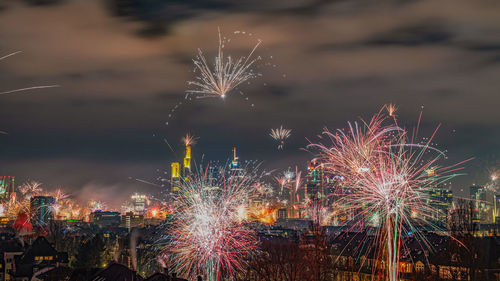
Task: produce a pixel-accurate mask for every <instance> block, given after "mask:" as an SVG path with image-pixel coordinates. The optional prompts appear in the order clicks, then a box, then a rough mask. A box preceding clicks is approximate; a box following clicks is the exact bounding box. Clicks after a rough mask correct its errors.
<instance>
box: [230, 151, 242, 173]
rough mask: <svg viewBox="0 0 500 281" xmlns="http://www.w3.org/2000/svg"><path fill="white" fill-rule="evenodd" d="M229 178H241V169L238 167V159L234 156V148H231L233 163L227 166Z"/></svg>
mask: <svg viewBox="0 0 500 281" xmlns="http://www.w3.org/2000/svg"><path fill="white" fill-rule="evenodd" d="M229 169H230V171H231V176H241V172H242V171H243V169H242V168H241V167H240V162H239V157H238V156H237V155H236V147H233V161H231V163H230V164H229Z"/></svg>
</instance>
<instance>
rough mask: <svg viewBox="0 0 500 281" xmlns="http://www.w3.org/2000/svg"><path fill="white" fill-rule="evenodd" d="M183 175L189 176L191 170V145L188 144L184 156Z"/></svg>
mask: <svg viewBox="0 0 500 281" xmlns="http://www.w3.org/2000/svg"><path fill="white" fill-rule="evenodd" d="M183 168H184V169H183V171H182V172H183V173H182V176H184V177H187V176H188V175H189V173H190V172H191V146H189V145H186V155H185V156H184V166H183Z"/></svg>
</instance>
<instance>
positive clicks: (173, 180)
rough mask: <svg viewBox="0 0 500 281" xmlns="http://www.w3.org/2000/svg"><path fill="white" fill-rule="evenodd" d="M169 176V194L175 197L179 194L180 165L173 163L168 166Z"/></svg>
mask: <svg viewBox="0 0 500 281" xmlns="http://www.w3.org/2000/svg"><path fill="white" fill-rule="evenodd" d="M170 167H171V175H170V194H171V195H175V194H176V193H177V192H179V188H180V185H181V175H180V164H179V162H173V163H172V164H170Z"/></svg>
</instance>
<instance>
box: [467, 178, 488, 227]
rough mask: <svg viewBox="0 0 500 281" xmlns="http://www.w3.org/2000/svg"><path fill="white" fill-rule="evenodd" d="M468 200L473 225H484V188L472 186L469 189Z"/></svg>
mask: <svg viewBox="0 0 500 281" xmlns="http://www.w3.org/2000/svg"><path fill="white" fill-rule="evenodd" d="M469 192H470V199H471V200H472V205H473V207H474V210H473V218H472V221H473V222H474V223H484V222H485V219H486V208H487V206H486V187H485V186H482V185H481V186H478V185H473V186H471V187H469Z"/></svg>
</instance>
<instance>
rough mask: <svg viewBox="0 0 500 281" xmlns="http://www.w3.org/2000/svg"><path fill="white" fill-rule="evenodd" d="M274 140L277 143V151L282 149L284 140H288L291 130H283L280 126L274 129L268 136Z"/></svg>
mask: <svg viewBox="0 0 500 281" xmlns="http://www.w3.org/2000/svg"><path fill="white" fill-rule="evenodd" d="M269 135H270V136H271V137H272V138H273V139H274V140H276V141H278V142H279V143H278V149H283V147H284V146H285V140H286V139H288V138H289V137H290V136H291V135H292V130H290V129H285V128H283V126H280V127H279V128H276V129H271V133H270V134H269Z"/></svg>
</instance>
